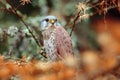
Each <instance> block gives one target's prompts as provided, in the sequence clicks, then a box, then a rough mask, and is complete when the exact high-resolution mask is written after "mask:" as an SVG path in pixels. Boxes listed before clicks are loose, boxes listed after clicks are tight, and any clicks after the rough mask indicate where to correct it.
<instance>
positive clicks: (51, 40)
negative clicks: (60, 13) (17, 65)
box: [41, 15, 74, 61]
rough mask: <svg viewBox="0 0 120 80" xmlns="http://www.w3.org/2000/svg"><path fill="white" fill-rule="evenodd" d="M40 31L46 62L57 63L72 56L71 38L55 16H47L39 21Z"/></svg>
mask: <svg viewBox="0 0 120 80" xmlns="http://www.w3.org/2000/svg"><path fill="white" fill-rule="evenodd" d="M41 31H42V35H43V41H44V48H45V52H46V55H47V59H48V60H51V61H58V60H62V59H64V58H66V57H68V56H74V52H73V47H72V42H71V38H70V36H69V34H68V32H67V31H66V30H65V29H64V28H63V27H62V26H61V25H60V23H59V22H58V19H57V18H56V17H55V16H52V15H49V16H46V17H44V18H43V19H42V20H41Z"/></svg>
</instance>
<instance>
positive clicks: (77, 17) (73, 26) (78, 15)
mask: <svg viewBox="0 0 120 80" xmlns="http://www.w3.org/2000/svg"><path fill="white" fill-rule="evenodd" d="M80 12H81V11H79V12H78V14H77V16H76V18H75V19H74V23H73V25H72V30H71V32H70V36H72V32H73V30H74V28H75V24H76V21H77V20H78V19H79V17H80Z"/></svg>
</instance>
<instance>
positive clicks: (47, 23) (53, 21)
mask: <svg viewBox="0 0 120 80" xmlns="http://www.w3.org/2000/svg"><path fill="white" fill-rule="evenodd" d="M52 25H53V26H55V27H57V26H61V25H60V23H59V22H58V20H57V18H56V17H55V16H51V15H50V16H46V17H45V18H43V19H42V20H41V30H42V31H44V30H45V29H47V28H48V27H51V26H52Z"/></svg>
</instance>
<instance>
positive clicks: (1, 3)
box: [0, 0, 120, 80]
mask: <svg viewBox="0 0 120 80" xmlns="http://www.w3.org/2000/svg"><path fill="white" fill-rule="evenodd" d="M47 15H54V16H56V17H57V18H58V20H59V22H60V23H61V25H62V26H64V28H65V29H66V30H67V31H68V33H69V34H71V33H72V34H71V38H72V43H73V48H74V53H75V56H77V57H78V59H79V60H80V61H79V62H81V63H80V65H79V66H82V67H83V68H82V69H83V71H80V72H79V74H80V75H81V76H79V79H80V80H88V79H90V78H91V79H90V80H93V78H96V76H98V75H100V73H108V72H110V73H115V75H117V77H118V78H120V73H119V72H120V68H119V69H118V66H119V65H120V63H119V61H120V56H119V54H120V1H119V0H0V54H1V55H4V57H6V58H12V59H18V58H20V59H21V58H24V57H25V59H26V60H28V61H29V60H32V59H33V58H35V59H37V60H38V59H39V60H44V56H43V55H44V54H43V53H44V48H43V41H42V36H41V30H40V21H41V19H42V18H43V17H44V16H47ZM79 55H80V56H79ZM101 60H103V61H101ZM0 61H1V57H0ZM70 61H71V60H70ZM82 63H84V64H82ZM98 63H99V64H98ZM10 64H11V63H10ZM34 64H35V63H34ZM56 64H57V65H60V64H58V63H56ZM101 65H103V67H102V68H101V67H100V66H101ZM14 67H15V66H14ZM27 67H28V65H27ZM55 67H56V65H55ZM28 68H32V67H28ZM80 68H81V67H80ZM10 69H11V67H10ZM25 69H26V68H25ZM49 69H51V68H49ZM47 70H48V69H47ZM55 70H56V68H55ZM68 70H69V69H68ZM100 70H101V71H100ZM112 70H113V71H118V72H113V71H112ZM25 71H26V70H25ZM33 71H34V70H33ZM69 71H71V69H70V70H69ZM111 71H112V72H111ZM71 72H72V71H71ZM71 72H70V73H71ZM13 73H14V72H13ZM28 73H29V72H28ZM38 73H39V72H37V73H35V74H38ZM63 73H64V72H63ZM73 73H74V71H73ZM91 73H92V75H91ZM96 73H98V75H96V76H93V75H95V74H96ZM22 74H23V73H22ZM25 74H26V73H24V74H23V75H25ZM64 74H65V73H64ZM6 75H7V74H5V76H6ZM23 75H22V76H23ZM70 75H72V73H71V74H70ZM86 75H87V76H88V77H86ZM103 75H104V74H103ZM103 75H102V76H103ZM107 76H108V77H110V78H108V77H107V78H105V79H104V78H102V77H101V76H100V77H99V78H98V79H96V80H118V79H117V78H116V77H115V76H113V75H112V77H111V75H107ZM0 77H1V74H0ZM2 77H4V76H3V75H2ZM24 77H25V76H24ZM53 77H54V76H53ZM68 77H69V76H68ZM30 78H31V77H30V76H29V78H28V76H27V78H25V79H23V80H32V79H30ZM46 78H49V77H48V76H47V77H46ZM69 78H70V77H69ZM69 78H68V79H66V78H65V79H58V78H55V79H53V78H52V77H51V80H72V79H69ZM79 79H78V80H79ZM43 80H47V79H43ZM73 80H75V79H73Z"/></svg>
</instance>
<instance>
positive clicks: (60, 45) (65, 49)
mask: <svg viewBox="0 0 120 80" xmlns="http://www.w3.org/2000/svg"><path fill="white" fill-rule="evenodd" d="M55 31H56V32H55V44H56V49H57V53H58V54H59V55H60V56H61V57H63V58H64V57H66V56H68V55H74V53H73V48H72V42H71V38H70V36H69V34H68V32H67V31H66V30H65V29H64V28H63V27H56V30H55Z"/></svg>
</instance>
